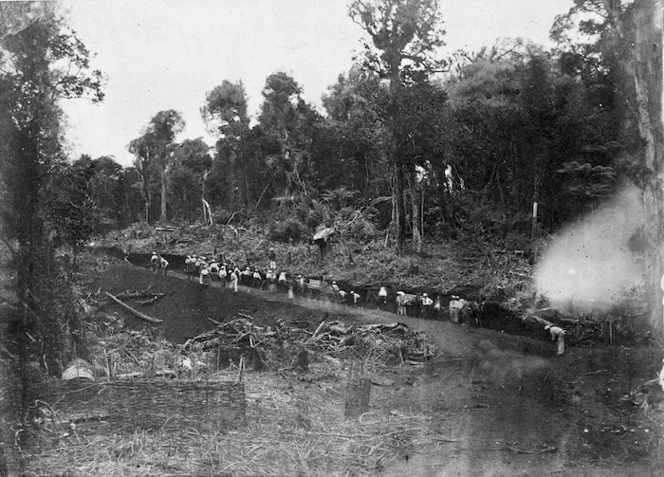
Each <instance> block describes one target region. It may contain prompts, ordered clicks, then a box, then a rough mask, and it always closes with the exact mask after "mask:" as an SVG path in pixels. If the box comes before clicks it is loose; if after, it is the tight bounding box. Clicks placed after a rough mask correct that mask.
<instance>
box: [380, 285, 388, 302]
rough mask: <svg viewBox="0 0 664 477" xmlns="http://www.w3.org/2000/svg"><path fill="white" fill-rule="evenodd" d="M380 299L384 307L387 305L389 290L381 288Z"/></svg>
mask: <svg viewBox="0 0 664 477" xmlns="http://www.w3.org/2000/svg"><path fill="white" fill-rule="evenodd" d="M378 298H379V299H380V301H382V302H383V305H385V304H387V288H385V287H380V290H379V291H378Z"/></svg>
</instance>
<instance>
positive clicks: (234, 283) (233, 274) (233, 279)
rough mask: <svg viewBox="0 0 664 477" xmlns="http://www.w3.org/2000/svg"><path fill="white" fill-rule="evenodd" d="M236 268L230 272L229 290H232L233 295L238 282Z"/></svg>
mask: <svg viewBox="0 0 664 477" xmlns="http://www.w3.org/2000/svg"><path fill="white" fill-rule="evenodd" d="M236 270H237V268H236V269H235V270H233V271H232V272H231V284H230V286H231V288H232V289H233V293H237V281H238V274H237V272H236Z"/></svg>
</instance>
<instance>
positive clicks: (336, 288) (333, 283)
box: [332, 281, 339, 293]
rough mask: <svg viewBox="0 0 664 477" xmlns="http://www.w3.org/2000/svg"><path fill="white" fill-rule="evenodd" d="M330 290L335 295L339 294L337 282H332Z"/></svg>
mask: <svg viewBox="0 0 664 477" xmlns="http://www.w3.org/2000/svg"><path fill="white" fill-rule="evenodd" d="M332 290H333V291H334V292H335V293H339V285H337V282H335V281H333V282H332Z"/></svg>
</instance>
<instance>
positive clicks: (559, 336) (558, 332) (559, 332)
mask: <svg viewBox="0 0 664 477" xmlns="http://www.w3.org/2000/svg"><path fill="white" fill-rule="evenodd" d="M544 329H545V330H548V331H549V333H551V341H556V340H557V341H558V346H557V348H558V350H557V352H556V355H557V356H562V355H563V353H565V330H563V329H562V328H561V327H559V326H551V325H546V326H545V327H544Z"/></svg>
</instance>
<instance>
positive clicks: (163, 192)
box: [159, 167, 166, 222]
mask: <svg viewBox="0 0 664 477" xmlns="http://www.w3.org/2000/svg"><path fill="white" fill-rule="evenodd" d="M159 182H160V183H161V215H160V216H159V221H160V222H166V168H165V167H162V168H161V170H160V171H159Z"/></svg>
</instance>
